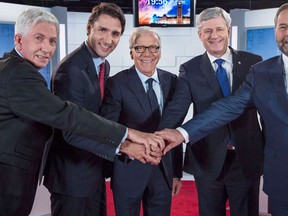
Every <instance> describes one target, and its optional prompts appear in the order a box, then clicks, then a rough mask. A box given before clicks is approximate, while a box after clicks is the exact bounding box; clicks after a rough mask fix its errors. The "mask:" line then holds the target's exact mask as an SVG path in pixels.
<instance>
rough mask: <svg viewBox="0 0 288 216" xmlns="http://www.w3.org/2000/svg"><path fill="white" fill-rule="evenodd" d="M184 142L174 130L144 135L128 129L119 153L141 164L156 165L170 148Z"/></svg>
mask: <svg viewBox="0 0 288 216" xmlns="http://www.w3.org/2000/svg"><path fill="white" fill-rule="evenodd" d="M183 142H184V137H183V136H182V134H181V133H180V132H179V131H178V130H176V129H164V130H162V131H156V132H155V133H153V134H152V133H144V132H140V131H137V130H134V129H131V128H128V136H127V138H126V140H125V142H124V143H122V144H121V147H120V152H121V153H125V154H126V155H128V156H129V157H131V158H134V159H137V160H139V161H141V162H142V163H151V164H153V165H157V164H159V163H160V161H161V158H162V156H163V155H165V154H166V153H167V152H168V151H170V150H171V149H172V148H174V147H176V146H177V145H180V144H181V143H183Z"/></svg>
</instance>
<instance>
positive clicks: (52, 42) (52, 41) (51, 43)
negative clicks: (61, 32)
mask: <svg viewBox="0 0 288 216" xmlns="http://www.w3.org/2000/svg"><path fill="white" fill-rule="evenodd" d="M49 42H50V45H51V46H56V44H57V39H50V40H49Z"/></svg>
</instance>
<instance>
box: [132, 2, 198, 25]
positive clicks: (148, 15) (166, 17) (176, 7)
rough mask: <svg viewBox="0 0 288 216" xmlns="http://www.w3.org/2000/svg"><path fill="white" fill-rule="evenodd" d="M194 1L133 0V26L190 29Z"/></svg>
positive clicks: (193, 13) (193, 12)
mask: <svg viewBox="0 0 288 216" xmlns="http://www.w3.org/2000/svg"><path fill="white" fill-rule="evenodd" d="M195 2H196V0H133V6H134V25H135V26H152V27H185V26H187V27H192V26H194V20H195Z"/></svg>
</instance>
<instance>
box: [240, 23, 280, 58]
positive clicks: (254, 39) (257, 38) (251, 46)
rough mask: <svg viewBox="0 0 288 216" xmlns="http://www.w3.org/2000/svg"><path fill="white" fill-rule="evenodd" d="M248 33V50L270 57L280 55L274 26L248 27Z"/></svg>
mask: <svg viewBox="0 0 288 216" xmlns="http://www.w3.org/2000/svg"><path fill="white" fill-rule="evenodd" d="M246 33H247V35H246V50H247V51H248V52H252V53H255V54H258V55H261V56H262V57H263V59H264V60H265V59H268V58H271V57H273V56H276V55H280V51H279V49H278V47H277V44H276V40H275V35H274V28H273V27H272V28H257V29H248V30H247V32H246Z"/></svg>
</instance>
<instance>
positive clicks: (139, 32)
mask: <svg viewBox="0 0 288 216" xmlns="http://www.w3.org/2000/svg"><path fill="white" fill-rule="evenodd" d="M145 33H153V34H155V35H156V37H157V38H158V39H159V46H161V38H160V36H159V35H158V33H157V32H156V31H154V29H153V28H150V27H147V26H141V27H138V28H136V29H135V30H134V32H133V33H132V34H131V36H130V39H129V49H130V50H131V49H132V48H133V47H134V45H135V43H136V41H137V39H138V38H139V37H140V36H141V35H142V34H145Z"/></svg>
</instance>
